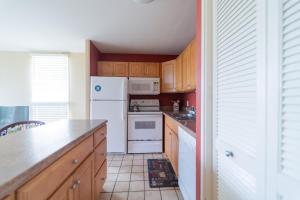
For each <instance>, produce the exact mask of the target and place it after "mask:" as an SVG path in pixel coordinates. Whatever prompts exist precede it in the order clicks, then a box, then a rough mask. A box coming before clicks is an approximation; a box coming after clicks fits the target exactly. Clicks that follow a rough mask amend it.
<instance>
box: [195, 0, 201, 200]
mask: <svg viewBox="0 0 300 200" xmlns="http://www.w3.org/2000/svg"><path fill="white" fill-rule="evenodd" d="M201 6H202V4H201V0H197V5H196V13H197V14H196V43H197V45H196V59H197V62H196V63H197V70H196V71H197V79H196V80H197V87H196V112H197V115H196V200H200V198H201V197H200V192H201V190H200V188H201V185H200V184H201V181H200V180H201V179H200V177H201V148H200V147H201V146H200V144H201V118H200V117H201V114H200V113H201V106H200V105H201V104H200V103H201V102H200V100H201V34H202V32H201V31H202V30H201V15H202V13H201V9H202V8H201Z"/></svg>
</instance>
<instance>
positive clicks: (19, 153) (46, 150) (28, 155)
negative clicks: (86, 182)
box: [0, 120, 107, 199]
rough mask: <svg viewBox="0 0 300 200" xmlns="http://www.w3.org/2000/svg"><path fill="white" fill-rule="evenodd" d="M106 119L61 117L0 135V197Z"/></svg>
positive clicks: (61, 153)
mask: <svg viewBox="0 0 300 200" xmlns="http://www.w3.org/2000/svg"><path fill="white" fill-rule="evenodd" d="M106 122H107V121H106V120H62V121H58V122H53V123H49V124H46V125H43V126H39V127H36V128H32V129H28V130H25V131H20V132H17V133H14V134H11V135H7V136H4V137H1V138H0V199H1V198H3V197H5V196H6V195H8V194H9V193H11V192H14V191H15V190H16V189H18V188H19V187H20V186H22V185H23V184H24V183H26V182H27V181H29V180H30V179H32V178H33V177H34V176H36V175H37V174H38V173H39V172H41V171H42V170H44V169H45V168H47V167H48V166H50V165H51V164H52V163H53V162H54V161H56V160H57V159H58V158H60V157H61V156H62V155H63V154H65V153H66V152H67V151H69V150H71V149H72V148H73V147H75V146H76V145H78V144H79V143H80V142H82V141H83V140H84V139H86V138H87V137H88V136H90V135H91V134H92V133H93V131H94V130H95V129H97V128H100V127H101V126H104V124H105V123H106Z"/></svg>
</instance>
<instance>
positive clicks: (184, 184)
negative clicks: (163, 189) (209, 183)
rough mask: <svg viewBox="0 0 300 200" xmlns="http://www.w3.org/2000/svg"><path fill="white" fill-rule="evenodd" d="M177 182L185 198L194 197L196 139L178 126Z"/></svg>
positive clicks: (191, 198)
mask: <svg viewBox="0 0 300 200" xmlns="http://www.w3.org/2000/svg"><path fill="white" fill-rule="evenodd" d="M178 135H179V162H178V163H179V172H178V184H179V187H180V191H181V193H182V195H183V197H184V199H185V200H194V199H196V139H195V138H194V137H192V136H191V135H190V134H188V133H187V132H185V130H183V129H182V128H180V127H179V131H178Z"/></svg>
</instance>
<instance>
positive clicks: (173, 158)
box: [171, 131, 179, 175]
mask: <svg viewBox="0 0 300 200" xmlns="http://www.w3.org/2000/svg"><path fill="white" fill-rule="evenodd" d="M171 136H172V139H171V140H172V142H171V147H172V150H171V153H172V155H171V162H172V166H173V169H174V171H175V173H176V175H178V152H179V151H178V149H179V142H178V136H177V133H175V132H173V131H172V133H171Z"/></svg>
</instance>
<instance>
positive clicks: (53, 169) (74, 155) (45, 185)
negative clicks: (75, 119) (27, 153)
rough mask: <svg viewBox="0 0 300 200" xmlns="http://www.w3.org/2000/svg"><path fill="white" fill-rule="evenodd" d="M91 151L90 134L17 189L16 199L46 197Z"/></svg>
mask: <svg viewBox="0 0 300 200" xmlns="http://www.w3.org/2000/svg"><path fill="white" fill-rule="evenodd" d="M92 151H93V137H92V136H90V137H89V138H87V139H86V140H84V141H83V142H82V143H80V144H79V145H78V146H76V147H75V148H73V149H72V150H70V151H69V152H68V153H66V154H65V155H63V156H62V157H61V158H60V159H58V160H57V161H56V162H55V163H54V164H52V165H51V166H50V167H48V168H47V169H45V170H44V171H42V172H41V173H40V174H39V175H37V176H36V177H35V178H33V179H32V180H30V181H29V182H28V183H26V184H25V185H24V186H23V187H21V188H20V189H19V190H18V193H17V195H18V199H20V200H37V199H47V198H48V197H50V195H51V194H52V193H53V192H54V191H55V190H56V189H57V188H58V187H59V186H60V185H61V184H62V183H63V182H64V180H65V179H66V178H67V177H68V176H69V175H70V174H71V173H72V172H73V171H74V170H75V169H76V168H77V167H78V166H79V165H80V164H81V163H82V162H83V161H84V159H85V158H86V157H87V156H88V155H89V154H90V153H91V152H92Z"/></svg>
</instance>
